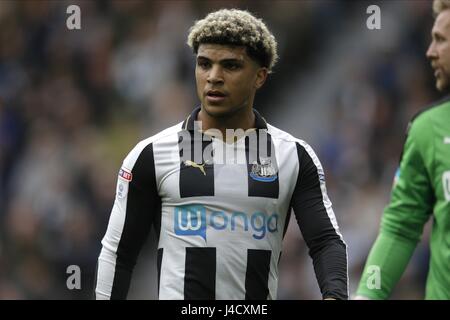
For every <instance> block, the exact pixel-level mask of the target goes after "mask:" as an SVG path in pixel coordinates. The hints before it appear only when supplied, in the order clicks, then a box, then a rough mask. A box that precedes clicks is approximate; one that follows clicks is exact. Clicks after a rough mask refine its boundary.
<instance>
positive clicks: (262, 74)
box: [255, 67, 269, 89]
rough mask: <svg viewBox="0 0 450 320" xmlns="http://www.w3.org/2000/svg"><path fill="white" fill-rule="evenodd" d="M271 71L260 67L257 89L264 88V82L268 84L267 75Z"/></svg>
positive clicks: (256, 81) (256, 82) (257, 74)
mask: <svg viewBox="0 0 450 320" xmlns="http://www.w3.org/2000/svg"><path fill="white" fill-rule="evenodd" d="M268 74H269V71H268V70H267V68H265V67H260V68H258V70H257V71H256V80H255V89H259V88H261V87H262V86H263V84H264V82H266V79H267V75H268Z"/></svg>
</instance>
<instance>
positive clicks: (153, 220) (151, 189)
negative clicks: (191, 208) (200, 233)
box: [95, 141, 161, 299]
mask: <svg viewBox="0 0 450 320" xmlns="http://www.w3.org/2000/svg"><path fill="white" fill-rule="evenodd" d="M160 211H161V199H160V197H159V195H158V191H157V185H156V178H155V164H154V157H153V146H152V144H151V143H150V144H149V143H146V142H145V141H143V142H141V143H139V144H138V145H137V146H136V147H135V148H134V149H133V150H132V151H131V152H130V153H129V155H128V156H127V157H126V158H125V160H124V162H123V165H122V168H121V169H120V171H119V176H118V181H117V190H116V198H115V201H114V206H113V209H112V211H111V216H110V219H109V223H108V228H107V230H106V234H105V236H104V237H103V240H102V250H101V252H100V256H99V258H98V263H97V274H96V283H95V298H96V299H125V298H126V297H127V294H128V289H129V286H130V280H131V275H132V272H133V268H134V265H135V264H136V260H137V257H138V255H139V252H140V250H141V248H142V246H143V244H144V242H145V240H146V238H147V235H148V233H149V231H150V227H151V226H152V224H153V225H154V227H155V229H156V230H158V229H159V228H158V226H157V224H158V219H159V217H160Z"/></svg>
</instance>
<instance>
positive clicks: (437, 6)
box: [433, 0, 450, 17]
mask: <svg viewBox="0 0 450 320" xmlns="http://www.w3.org/2000/svg"><path fill="white" fill-rule="evenodd" d="M447 9H450V0H434V1H433V13H434V16H435V17H436V16H437V15H438V14H439V13H441V12H442V11H444V10H447Z"/></svg>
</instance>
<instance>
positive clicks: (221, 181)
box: [95, 108, 348, 299]
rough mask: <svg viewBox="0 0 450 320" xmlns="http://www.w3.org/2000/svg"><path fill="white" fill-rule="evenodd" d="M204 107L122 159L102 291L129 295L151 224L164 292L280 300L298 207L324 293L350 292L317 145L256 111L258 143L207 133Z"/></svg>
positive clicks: (100, 275) (102, 295) (103, 295)
mask: <svg viewBox="0 0 450 320" xmlns="http://www.w3.org/2000/svg"><path fill="white" fill-rule="evenodd" d="M199 110H200V108H197V109H195V110H194V111H193V112H192V114H191V115H190V116H189V117H188V118H187V119H186V120H185V121H184V122H182V123H179V124H177V125H175V126H173V127H170V128H168V129H166V130H164V131H162V132H160V133H158V134H156V135H154V136H152V137H150V138H148V139H146V140H143V141H141V142H140V143H138V144H137V145H136V147H135V148H134V149H133V150H132V151H131V152H130V153H129V154H128V156H127V157H126V159H125V160H124V162H123V165H122V168H121V169H120V172H119V177H118V183H117V190H116V198H115V202H114V206H113V209H112V212H111V217H110V220H109V224H108V228H107V231H106V234H105V236H104V238H103V240H102V245H103V247H102V250H101V253H100V256H99V259H98V267H97V280H96V284H95V294H96V298H97V299H115V298H116V299H117V298H122V299H123V298H126V296H127V292H128V288H129V284H130V279H131V275H132V271H133V267H134V265H135V263H136V260H137V257H138V254H139V251H140V249H141V247H142V245H143V243H144V241H145V239H146V237H147V234H148V233H149V231H150V229H151V227H152V226H153V227H154V229H155V230H156V234H157V237H158V239H159V240H158V252H157V269H158V284H157V285H158V292H159V299H276V297H277V285H278V284H277V282H278V262H279V258H280V255H281V248H282V240H283V236H284V233H285V232H286V229H287V224H288V221H289V217H290V212H291V209H293V211H294V214H295V217H296V219H297V222H298V224H299V226H300V230H301V232H302V234H303V238H304V239H305V241H306V244H307V245H308V247H309V250H310V255H311V257H312V259H313V264H314V269H315V273H316V277H317V280H318V284H319V287H320V289H321V292H322V295H323V297H334V298H336V299H346V298H348V291H347V290H348V277H347V251H346V245H345V243H344V241H343V238H342V235H341V234H340V233H339V229H338V225H337V222H336V219H335V215H334V213H333V209H332V206H331V202H330V200H329V198H328V196H327V192H326V187H325V179H324V172H323V168H322V166H321V164H320V162H319V159H318V158H317V156H316V155H315V153H314V151H313V150H312V149H311V147H310V146H309V145H308V144H306V143H305V142H304V141H302V140H299V139H296V138H294V137H293V136H291V135H290V134H288V133H286V132H284V131H282V130H280V129H277V128H275V127H273V126H271V125H270V124H267V123H266V121H265V120H264V119H263V118H262V117H261V116H260V115H259V114H258V112H257V111H256V110H255V111H254V112H255V118H256V125H255V127H256V130H254V131H252V132H254V133H256V141H257V143H252V139H251V136H250V135H245V136H244V137H243V138H242V139H238V140H237V141H235V142H234V143H233V144H227V143H225V142H224V141H223V140H222V139H218V138H214V137H207V138H205V134H203V132H200V131H198V130H197V128H196V126H195V125H196V122H195V119H196V118H197V114H198V112H199ZM263 135H264V137H265V140H264V139H262V138H261V137H262V136H263ZM189 138H190V139H189ZM261 141H263V142H262V143H261ZM261 146H266V147H267V150H266V152H265V153H267V154H265V155H264V156H263V155H262V153H261V152H260V150H259V149H264V148H262V147H261ZM198 148H200V150H202V152H203V153H201V155H202V156H201V157H202V159H198V157H197V154H195V152H194V150H198ZM224 153H226V157H224ZM239 157H241V158H240V159H238V158H239ZM224 159H226V161H223V160H224ZM230 160H231V161H230ZM155 285H156V284H155Z"/></svg>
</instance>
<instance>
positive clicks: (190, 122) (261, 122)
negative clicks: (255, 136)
mask: <svg viewBox="0 0 450 320" xmlns="http://www.w3.org/2000/svg"><path fill="white" fill-rule="evenodd" d="M200 110H201V107H197V108H195V109H194V110H193V111H192V112H191V114H190V115H189V116H188V117H187V118H186V120H184V122H183V125H182V128H183V129H184V130H188V131H194V121H195V120H197V116H198V113H199V112H200ZM253 113H254V114H255V128H256V129H267V122H266V119H264V118H263V117H262V116H261V115H260V114H259V112H258V111H256V110H255V109H253Z"/></svg>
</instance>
